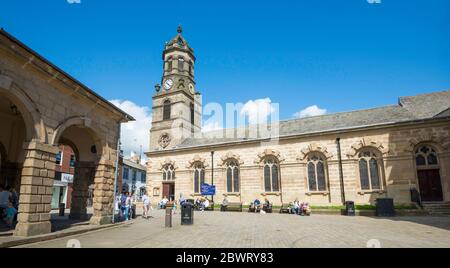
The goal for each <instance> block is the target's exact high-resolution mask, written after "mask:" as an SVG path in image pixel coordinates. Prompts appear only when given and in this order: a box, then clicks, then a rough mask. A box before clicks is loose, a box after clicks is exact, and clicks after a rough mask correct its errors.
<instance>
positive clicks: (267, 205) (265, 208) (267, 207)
mask: <svg viewBox="0 0 450 268" xmlns="http://www.w3.org/2000/svg"><path fill="white" fill-rule="evenodd" d="M271 209H272V206H271V205H270V202H269V199H267V198H265V199H264V205H263V209H262V210H263V211H265V212H269V213H270V210H271Z"/></svg>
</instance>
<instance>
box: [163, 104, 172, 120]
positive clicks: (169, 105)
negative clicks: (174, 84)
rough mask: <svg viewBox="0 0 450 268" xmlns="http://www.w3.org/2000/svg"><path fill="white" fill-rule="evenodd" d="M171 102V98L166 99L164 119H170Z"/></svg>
mask: <svg viewBox="0 0 450 268" xmlns="http://www.w3.org/2000/svg"><path fill="white" fill-rule="evenodd" d="M170 110H171V103H170V100H165V101H164V104H163V120H170V114H171V111H170Z"/></svg>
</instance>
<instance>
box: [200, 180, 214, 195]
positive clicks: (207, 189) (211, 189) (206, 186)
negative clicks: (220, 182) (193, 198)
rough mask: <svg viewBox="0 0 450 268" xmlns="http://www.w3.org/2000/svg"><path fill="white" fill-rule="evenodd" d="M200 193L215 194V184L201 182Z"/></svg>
mask: <svg viewBox="0 0 450 268" xmlns="http://www.w3.org/2000/svg"><path fill="white" fill-rule="evenodd" d="M202 195H216V186H215V185H209V184H206V183H203V184H202Z"/></svg>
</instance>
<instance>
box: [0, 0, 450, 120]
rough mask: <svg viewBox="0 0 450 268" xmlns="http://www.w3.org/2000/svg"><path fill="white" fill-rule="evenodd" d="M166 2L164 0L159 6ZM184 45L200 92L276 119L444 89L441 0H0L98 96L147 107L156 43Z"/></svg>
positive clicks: (3, 22) (12, 18)
mask: <svg viewBox="0 0 450 268" xmlns="http://www.w3.org/2000/svg"><path fill="white" fill-rule="evenodd" d="M167 2H170V4H168V3H167ZM179 23H181V24H182V26H183V29H184V32H183V35H184V37H185V38H186V39H187V41H188V42H189V43H190V45H191V46H192V47H193V48H194V49H195V54H196V57H197V63H196V80H197V88H198V89H199V90H200V91H201V92H202V93H203V97H204V99H203V101H204V102H205V103H208V102H219V103H227V102H232V103H236V102H243V103H246V102H247V101H249V100H256V99H264V98H270V99H271V100H272V102H276V103H279V104H280V118H281V119H288V118H292V117H293V115H294V113H296V112H299V111H300V110H302V109H304V108H306V107H309V106H311V105H317V106H318V107H320V108H322V109H326V110H327V111H328V113H333V112H340V111H348V110H355V109H361V108H370V107H375V106H380V105H389V104H395V103H396V102H397V98H398V97H399V96H405V95H414V94H419V93H426V92H432V91H439V90H444V89H450V1H448V0H432V1H425V0H381V4H369V3H368V2H367V0H314V1H312V0H308V1H306V0H297V1H294V0H292V1H287V0H278V1H264V0H259V1H242V0H241V1H234V0H228V1H179V0H171V1H146V0H130V1H118V0H117V1H116V0H109V1H103V0H81V3H80V4H68V2H67V0H47V1H43V0H42V1H29V0H2V4H1V10H0V26H1V27H4V28H5V29H6V30H7V31H8V32H10V33H11V34H13V35H15V36H16V37H18V38H19V39H20V40H22V41H23V42H24V43H25V44H27V45H29V46H30V47H31V48H33V49H35V50H36V51H37V52H39V53H40V54H41V55H43V56H44V57H46V58H48V59H49V60H50V61H52V62H53V63H55V64H56V65H58V66H60V67H61V68H62V69H64V70H65V71H67V72H68V73H70V74H72V75H73V76H74V77H76V78H77V79H78V80H80V81H82V82H83V83H85V84H86V85H88V86H89V87H91V88H92V89H94V90H95V91H97V92H98V93H99V94H101V95H102V96H104V97H105V98H107V99H121V100H129V101H131V102H133V103H135V104H137V105H139V106H150V105H151V96H152V94H153V92H154V88H153V86H154V84H156V83H158V82H160V79H161V70H162V60H161V53H162V49H163V45H164V42H165V41H168V40H169V39H171V38H172V37H173V36H175V35H176V28H177V26H178V24H179Z"/></svg>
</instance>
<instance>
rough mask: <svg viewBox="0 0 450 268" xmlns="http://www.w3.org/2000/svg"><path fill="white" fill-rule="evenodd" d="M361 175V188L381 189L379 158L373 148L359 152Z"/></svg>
mask: <svg viewBox="0 0 450 268" xmlns="http://www.w3.org/2000/svg"><path fill="white" fill-rule="evenodd" d="M359 177H360V183H361V190H380V189H381V180H380V163H379V158H378V157H377V154H376V153H374V152H373V151H372V150H363V151H361V152H360V153H359Z"/></svg>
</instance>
